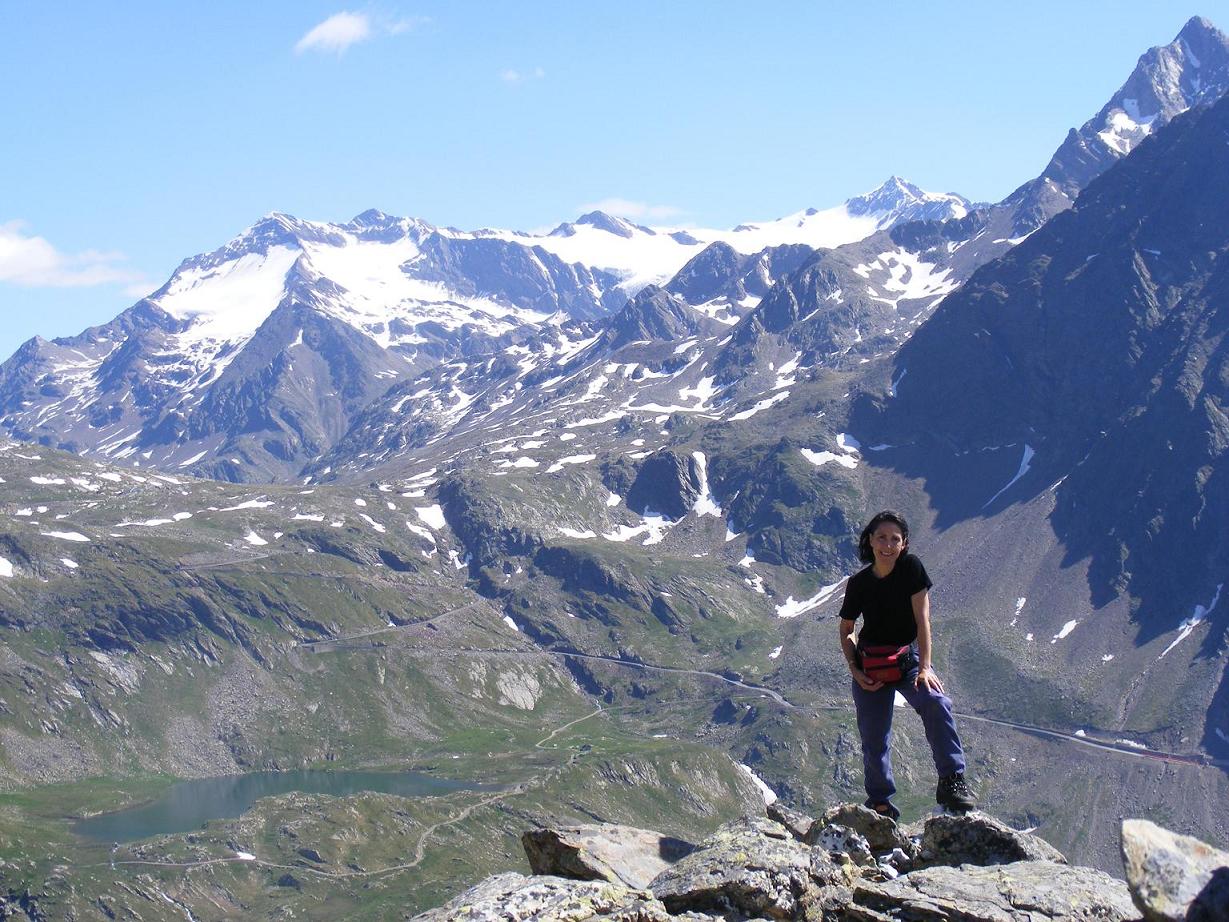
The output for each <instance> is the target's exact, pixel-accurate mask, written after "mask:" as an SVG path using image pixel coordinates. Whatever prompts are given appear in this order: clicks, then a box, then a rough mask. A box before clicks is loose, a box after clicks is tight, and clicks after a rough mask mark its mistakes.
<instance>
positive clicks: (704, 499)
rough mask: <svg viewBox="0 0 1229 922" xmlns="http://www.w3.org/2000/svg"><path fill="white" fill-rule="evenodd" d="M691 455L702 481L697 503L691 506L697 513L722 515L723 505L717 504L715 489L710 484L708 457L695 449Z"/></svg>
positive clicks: (698, 476) (697, 475)
mask: <svg viewBox="0 0 1229 922" xmlns="http://www.w3.org/2000/svg"><path fill="white" fill-rule="evenodd" d="M691 457H692V458H693V459H694V460H695V462H696V477H697V478H698V479H699V481H700V492H699V495H698V496H696V501H695V504H694V505H693V506H692V507H691V508H692V511H693V512H695V514H696V515H712V516H717V517H720V516H721V506H719V505H718V504H717V500H716V498H715V497H714V496H713V491H712V490H711V489H710V488H709V485H708V458H707V457H706V456H705V454H704V452H702V451H693V452H692V453H691Z"/></svg>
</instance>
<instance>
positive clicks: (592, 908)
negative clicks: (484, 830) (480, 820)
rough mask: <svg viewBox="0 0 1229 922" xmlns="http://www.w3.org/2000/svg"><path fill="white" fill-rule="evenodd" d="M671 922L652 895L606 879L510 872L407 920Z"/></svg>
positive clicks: (451, 921) (469, 921) (490, 878)
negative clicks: (541, 875)
mask: <svg viewBox="0 0 1229 922" xmlns="http://www.w3.org/2000/svg"><path fill="white" fill-rule="evenodd" d="M599 919H610V920H612V922H613V920H616V919H617V920H618V922H674V920H673V919H672V918H671V916H670V914H669V913H668V912H666V908H665V907H664V906H663V905H662V904H661V903H659V902H658V901H657V900H655V899H653V895H652V894H651V893H645V892H643V891H636V890H632V889H629V888H628V887H624V886H623V885H622V884H612V883H609V882H607V881H592V880H567V879H565V878H563V877H526V876H525V875H523V874H517V873H516V872H514V871H510V872H508V873H505V874H496V875H495V876H494V877H488V878H487V879H486V880H484V881H483V882H482V883H480V884H478V885H477V886H474V887H471V888H470V889H468V890H466V891H465V892H464V893H462V894H460V895H459V896H457V897H455V898H454V899H452V900H451V901H449V902H448V903H447V904H446V905H444V906H441V907H439V908H438V909H430V910H428V911H427V912H424V913H421V914H419V915H417V916H414V917H413V919H412V920H411V922H460V920H465V922H529V920H532V922H590V920H599Z"/></svg>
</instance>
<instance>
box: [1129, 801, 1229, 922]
mask: <svg viewBox="0 0 1229 922" xmlns="http://www.w3.org/2000/svg"><path fill="white" fill-rule="evenodd" d="M1122 862H1123V864H1124V865H1126V870H1127V883H1128V884H1129V885H1130V887H1131V896H1132V897H1133V898H1134V900H1135V904H1136V905H1137V906H1138V907H1139V908H1140V910H1142V911H1143V914H1144V918H1145V919H1147V920H1148V922H1214V920H1223V919H1229V852H1223V851H1220V850H1219V849H1215V848H1212V847H1211V846H1209V845H1207V844H1205V843H1203V842H1200V841H1199V840H1198V839H1194V838H1191V837H1190V836H1180V835H1177V834H1176V833H1172V832H1170V831H1169V830H1168V829H1163V828H1161V827H1160V826H1157V825H1156V824H1155V823H1150V822H1148V821H1147V820H1123V821H1122Z"/></svg>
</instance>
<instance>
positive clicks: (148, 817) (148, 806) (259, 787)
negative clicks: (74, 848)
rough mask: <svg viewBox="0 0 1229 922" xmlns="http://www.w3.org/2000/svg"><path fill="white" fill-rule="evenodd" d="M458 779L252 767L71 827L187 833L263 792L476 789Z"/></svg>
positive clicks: (95, 832)
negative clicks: (258, 768) (241, 772)
mask: <svg viewBox="0 0 1229 922" xmlns="http://www.w3.org/2000/svg"><path fill="white" fill-rule="evenodd" d="M480 789H481V786H479V785H476V784H468V783H466V782H463V781H451V780H448V779H445V778H436V777H433V776H431V775H424V774H420V773H418V772H380V771H322V770H314V769H304V770H298V771H281V772H273V771H269V772H252V773H249V774H245V775H227V776H223V777H220V778H201V779H197V780H192V781H180V782H176V783H175V784H173V785H171V786H170V787H169V788H168V789H167V790H166V791H165V792H164V793H163V794H162V796H161V797H159V798H157V799H156V800H153V801H149V802H146V803H143V804H140V805H137V806H134V807H129V808H127V809H124V810H118V811H116V812H114V813H102V814H99V815H97V816H91V817H89V818H87V819H80V820H75V821H74V822H73V823H72V831H73V832H74V833H75V834H76V835H78V836H80V837H82V838H84V839H87V840H90V841H93V842H113V843H121V844H122V843H127V842H136V841H138V840H140V839H146V838H149V837H150V836H157V835H165V834H168V833H179V832H190V831H192V830H194V829H199V828H200V827H201V826H202V825H203V824H204V823H207V822H209V821H210V820H217V819H234V818H236V817H239V816H242V815H243V814H244V813H245V812H246V811H247V810H249V809H251V807H252V805H253V804H255V803H256V801H257V800H259V799H260V798H262V797H272V796H275V795H278V794H288V793H290V792H292V791H297V792H300V793H304V794H328V795H331V796H334V797H345V796H348V795H351V794H358V793H362V792H366V791H372V792H376V793H381V794H395V795H397V796H400V797H423V796H431V795H436V794H446V793H448V792H450V791H459V790H468V791H472V790H480Z"/></svg>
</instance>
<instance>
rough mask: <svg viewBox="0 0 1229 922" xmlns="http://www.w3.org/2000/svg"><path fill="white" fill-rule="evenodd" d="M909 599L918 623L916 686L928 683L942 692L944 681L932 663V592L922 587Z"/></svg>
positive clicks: (914, 618)
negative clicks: (941, 680) (940, 679)
mask: <svg viewBox="0 0 1229 922" xmlns="http://www.w3.org/2000/svg"><path fill="white" fill-rule="evenodd" d="M909 601H910V602H912V603H913V620H914V622H916V624H917V654H918V668H917V681H916V682H914V683H913V684H914V687H917V686H918V685H926V686H929V687H930V688H933V689H934V690H935V691H937V692H942V691H943V683H942V682H940V681H939V677H938V676H937V675H935V671H934V669H933V668H932V667H931V664H930V592H929V591H928V590H926V589H922V590H921V591H919V592H915V593H913V595H912V596H911V597H910V599H909Z"/></svg>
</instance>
